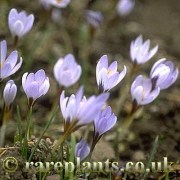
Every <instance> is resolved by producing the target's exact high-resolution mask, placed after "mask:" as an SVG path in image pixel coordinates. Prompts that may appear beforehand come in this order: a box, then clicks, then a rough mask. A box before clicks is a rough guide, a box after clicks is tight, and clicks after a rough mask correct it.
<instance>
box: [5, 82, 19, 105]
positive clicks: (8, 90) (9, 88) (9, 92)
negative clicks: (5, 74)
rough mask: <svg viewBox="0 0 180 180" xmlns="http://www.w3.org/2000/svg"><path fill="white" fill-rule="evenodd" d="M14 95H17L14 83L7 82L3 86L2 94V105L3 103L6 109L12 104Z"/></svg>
mask: <svg viewBox="0 0 180 180" xmlns="http://www.w3.org/2000/svg"><path fill="white" fill-rule="evenodd" d="M16 93H17V86H16V84H15V83H14V81H13V80H9V81H8V82H7V83H6V86H5V88H4V92H3V99H4V103H5V105H6V107H9V106H10V105H11V104H12V103H13V101H14V99H15V97H16Z"/></svg>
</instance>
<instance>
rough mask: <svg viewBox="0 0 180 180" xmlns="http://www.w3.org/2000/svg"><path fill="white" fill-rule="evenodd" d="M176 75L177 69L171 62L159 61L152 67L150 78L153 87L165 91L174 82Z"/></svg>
mask: <svg viewBox="0 0 180 180" xmlns="http://www.w3.org/2000/svg"><path fill="white" fill-rule="evenodd" d="M178 73H179V72H178V68H177V67H175V65H174V64H173V62H172V61H170V60H166V59H160V60H159V61H157V62H156V63H155V64H154V65H153V67H152V69H151V72H150V77H151V79H152V81H153V82H154V83H155V86H157V87H160V89H167V88H168V87H170V86H171V85H172V84H173V83H174V82H175V81H176V79H177V77H178Z"/></svg>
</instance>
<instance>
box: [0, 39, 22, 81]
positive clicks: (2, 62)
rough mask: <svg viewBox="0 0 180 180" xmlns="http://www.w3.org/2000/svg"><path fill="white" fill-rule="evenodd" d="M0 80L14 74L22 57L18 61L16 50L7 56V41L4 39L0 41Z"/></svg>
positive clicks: (20, 63) (19, 65)
mask: <svg viewBox="0 0 180 180" xmlns="http://www.w3.org/2000/svg"><path fill="white" fill-rule="evenodd" d="M0 45H1V47H0V50H1V51H0V80H2V79H5V78H7V77H9V76H11V75H12V74H14V73H15V72H16V71H17V70H18V69H19V68H20V67H21V65H22V58H21V57H20V61H19V62H18V63H17V61H18V52H17V51H13V52H11V54H10V55H9V56H8V57H7V43H6V41H5V40H4V41H1V42H0Z"/></svg>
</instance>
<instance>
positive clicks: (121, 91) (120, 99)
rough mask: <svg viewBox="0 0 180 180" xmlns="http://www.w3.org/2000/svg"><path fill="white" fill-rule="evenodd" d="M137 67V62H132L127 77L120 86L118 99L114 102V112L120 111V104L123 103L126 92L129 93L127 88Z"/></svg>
mask: <svg viewBox="0 0 180 180" xmlns="http://www.w3.org/2000/svg"><path fill="white" fill-rule="evenodd" d="M137 68H138V65H137V64H135V63H134V64H133V66H132V68H131V70H130V73H129V75H128V77H127V80H126V84H125V85H124V86H122V88H121V89H120V91H119V97H120V98H119V99H118V101H117V104H116V107H117V108H116V114H119V113H120V111H121V108H122V106H123V105H124V102H125V100H126V98H127V96H128V93H129V89H130V85H131V79H132V78H133V76H134V74H135V73H136V70H137Z"/></svg>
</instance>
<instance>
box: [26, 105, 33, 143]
mask: <svg viewBox="0 0 180 180" xmlns="http://www.w3.org/2000/svg"><path fill="white" fill-rule="evenodd" d="M31 115H32V106H30V107H29V110H28V113H27V125H26V136H25V137H26V140H27V141H28V140H29V138H30V130H31Z"/></svg>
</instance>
